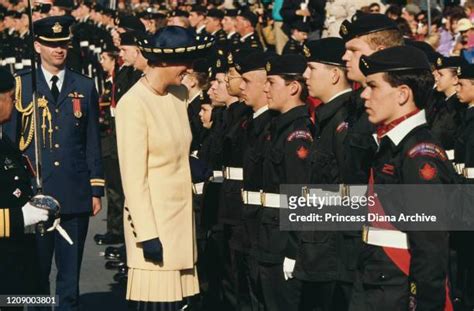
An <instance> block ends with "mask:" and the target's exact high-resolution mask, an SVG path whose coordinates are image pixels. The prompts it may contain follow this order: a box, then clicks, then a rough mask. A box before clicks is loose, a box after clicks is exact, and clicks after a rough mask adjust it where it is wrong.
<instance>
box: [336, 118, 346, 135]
mask: <svg viewBox="0 0 474 311" xmlns="http://www.w3.org/2000/svg"><path fill="white" fill-rule="evenodd" d="M348 128H349V123H347V122H346V121H343V122H341V124H339V125H338V126H337V127H336V133H342V132H344V131H346V130H347V129H348Z"/></svg>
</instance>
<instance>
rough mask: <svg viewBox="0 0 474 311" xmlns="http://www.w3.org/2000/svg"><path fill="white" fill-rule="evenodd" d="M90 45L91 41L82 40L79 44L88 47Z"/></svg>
mask: <svg viewBox="0 0 474 311" xmlns="http://www.w3.org/2000/svg"><path fill="white" fill-rule="evenodd" d="M88 45H89V41H81V42H80V43H79V46H80V47H81V48H84V47H87V46H88Z"/></svg>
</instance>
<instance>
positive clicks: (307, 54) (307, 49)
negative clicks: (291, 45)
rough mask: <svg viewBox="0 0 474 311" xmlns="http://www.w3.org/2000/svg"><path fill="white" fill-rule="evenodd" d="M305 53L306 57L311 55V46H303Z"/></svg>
mask: <svg viewBox="0 0 474 311" xmlns="http://www.w3.org/2000/svg"><path fill="white" fill-rule="evenodd" d="M303 53H304V56H305V57H307V58H308V57H311V52H310V51H309V48H308V47H307V46H306V45H304V46H303Z"/></svg>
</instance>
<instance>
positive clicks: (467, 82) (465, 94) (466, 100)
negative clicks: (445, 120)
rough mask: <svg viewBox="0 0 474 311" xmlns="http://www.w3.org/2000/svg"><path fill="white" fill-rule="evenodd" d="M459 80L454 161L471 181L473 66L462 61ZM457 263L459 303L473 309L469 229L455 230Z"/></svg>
mask: <svg viewBox="0 0 474 311" xmlns="http://www.w3.org/2000/svg"><path fill="white" fill-rule="evenodd" d="M457 74H458V78H459V82H458V86H457V94H456V95H457V97H458V98H459V101H460V102H461V103H463V104H464V105H466V104H467V110H466V113H465V116H464V120H463V124H462V127H461V131H460V134H459V135H458V137H457V139H456V143H455V149H454V153H455V161H456V167H457V170H458V172H462V175H463V176H464V177H465V178H466V182H467V183H470V184H472V183H473V180H474V169H473V167H474V135H473V133H474V96H473V94H474V93H473V91H474V65H467V64H464V65H462V66H460V67H458V70H457ZM456 236H457V237H458V241H457V244H458V245H457V246H458V247H457V257H458V258H457V265H458V267H457V268H458V280H457V283H458V284H459V289H460V294H461V295H460V297H459V298H460V299H461V303H462V304H463V305H464V306H465V307H466V309H472V308H474V264H473V262H474V252H473V250H472V247H470V244H471V241H472V238H473V235H472V232H459V233H458V232H457V233H456Z"/></svg>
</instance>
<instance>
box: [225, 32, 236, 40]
mask: <svg viewBox="0 0 474 311" xmlns="http://www.w3.org/2000/svg"><path fill="white" fill-rule="evenodd" d="M234 34H235V31H232V32H229V33H228V34H227V39H230V38H232V36H233V35H234Z"/></svg>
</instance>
